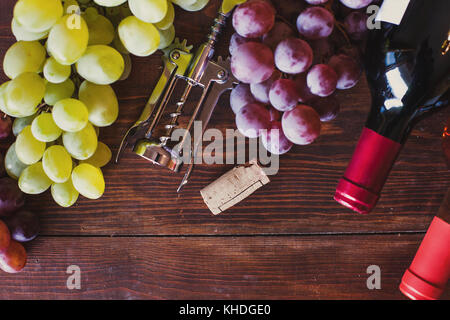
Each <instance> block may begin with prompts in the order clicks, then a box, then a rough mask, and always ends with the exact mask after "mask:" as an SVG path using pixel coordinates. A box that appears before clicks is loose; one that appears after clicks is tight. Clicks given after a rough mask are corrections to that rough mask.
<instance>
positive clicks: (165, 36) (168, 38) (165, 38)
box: [158, 25, 175, 49]
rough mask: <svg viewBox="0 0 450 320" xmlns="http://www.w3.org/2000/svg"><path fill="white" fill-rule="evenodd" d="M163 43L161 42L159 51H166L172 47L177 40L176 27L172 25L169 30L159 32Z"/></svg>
mask: <svg viewBox="0 0 450 320" xmlns="http://www.w3.org/2000/svg"><path fill="white" fill-rule="evenodd" d="M158 31H159V37H160V39H161V41H160V42H159V46H158V49H165V48H167V47H168V46H170V45H171V44H172V42H173V39H175V27H174V26H173V25H172V26H170V27H169V29H167V30H158Z"/></svg>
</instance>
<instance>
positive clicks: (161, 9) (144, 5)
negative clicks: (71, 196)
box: [128, 0, 168, 23]
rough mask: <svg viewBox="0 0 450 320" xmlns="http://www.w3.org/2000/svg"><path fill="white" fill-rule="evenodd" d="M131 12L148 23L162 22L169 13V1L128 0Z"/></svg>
mask: <svg viewBox="0 0 450 320" xmlns="http://www.w3.org/2000/svg"><path fill="white" fill-rule="evenodd" d="M128 5H129V6H130V10H131V12H132V13H133V14H134V15H135V16H136V17H138V18H139V19H140V20H142V21H144V22H148V23H156V22H160V21H161V20H162V19H164V17H165V15H166V13H167V8H168V5H167V0H128Z"/></svg>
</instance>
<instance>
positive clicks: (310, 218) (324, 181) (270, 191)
mask: <svg viewBox="0 0 450 320" xmlns="http://www.w3.org/2000/svg"><path fill="white" fill-rule="evenodd" d="M13 3H14V1H13V0H7V1H2V3H1V6H2V10H1V16H0V18H1V20H0V25H1V26H2V27H1V28H0V37H1V38H2V41H1V43H0V56H3V55H4V53H5V51H6V49H7V48H8V46H9V45H10V44H11V43H12V42H13V37H12V36H11V31H10V29H9V26H8V24H9V21H10V19H11V14H12V7H13ZM218 3H219V1H212V2H211V4H210V5H209V6H208V8H207V9H206V10H205V14H206V15H195V14H193V13H187V12H183V11H181V10H177V17H178V19H176V22H177V24H176V27H177V28H176V29H177V32H178V33H177V35H178V36H179V37H180V38H184V37H185V38H188V39H189V40H190V43H192V44H199V43H201V42H202V41H203V38H204V36H205V33H206V32H207V30H208V28H209V25H210V24H211V21H212V19H213V17H214V15H215V12H216V8H217V6H218ZM194 16H195V17H196V19H195V21H196V23H195V24H192V23H191V21H192V17H194ZM199 17H200V18H199ZM230 29H231V28H228V32H227V34H226V35H225V36H224V38H225V39H226V37H227V36H229V34H230V33H231V30H230ZM226 50H227V48H226V41H223V42H221V44H220V45H219V49H218V54H221V55H224V56H225V55H226V54H227V51H226ZM133 62H134V65H133V72H132V74H131V76H130V78H129V79H127V80H126V81H123V82H120V83H118V84H117V85H116V86H115V88H116V90H117V94H118V97H119V99H120V116H119V120H118V121H117V123H115V124H114V125H113V126H112V127H109V128H106V129H102V130H101V136H100V137H101V140H102V141H104V142H105V143H107V144H108V145H109V146H111V147H112V149H113V151H114V152H115V151H116V150H117V146H118V145H119V143H120V140H121V137H122V135H123V133H125V131H126V129H127V128H128V127H129V126H130V125H131V124H132V123H133V122H134V121H135V120H136V119H137V117H138V116H139V114H140V112H141V109H142V106H143V105H144V104H145V101H146V98H147V97H148V96H149V93H150V92H151V89H152V87H153V85H154V84H155V83H156V81H157V78H158V77H159V73H160V66H161V63H160V58H159V55H158V54H155V55H153V56H151V57H148V58H133ZM2 77H3V79H5V77H4V76H2ZM339 99H340V100H341V103H342V112H341V114H340V115H339V117H338V119H337V120H335V121H333V122H331V123H329V124H325V125H324V128H323V132H322V135H321V137H320V138H319V139H318V140H317V142H315V143H314V144H312V145H310V146H296V147H294V148H293V150H292V151H291V152H289V153H288V154H287V155H285V156H282V157H281V159H280V166H281V168H280V171H279V173H278V174H277V175H276V176H273V177H271V180H272V182H271V183H270V184H269V185H267V186H266V187H264V188H262V189H261V190H258V191H257V192H256V193H255V194H254V195H252V197H250V198H248V199H247V200H245V201H244V202H243V203H241V204H239V205H237V206H236V207H234V208H232V209H231V210H229V211H227V212H226V213H225V214H222V215H220V216H219V217H212V216H211V214H210V213H209V211H208V209H207V208H206V206H205V204H204V203H203V201H202V198H201V196H200V192H199V191H200V190H201V188H203V187H204V186H206V185H207V184H209V183H210V182H212V181H213V180H215V179H216V178H218V177H219V176H220V175H221V174H223V173H224V172H226V171H228V170H230V169H231V168H232V166H231V165H228V166H227V165H212V166H208V165H200V166H197V168H196V170H195V172H194V175H193V178H192V180H191V182H190V184H189V185H188V186H187V187H186V188H185V190H184V191H183V193H181V194H177V193H176V188H177V186H178V184H179V182H180V180H181V177H182V175H181V174H173V173H171V172H168V171H167V170H164V169H161V168H157V167H155V166H153V165H151V164H150V163H148V162H147V161H145V160H142V159H139V158H138V157H137V156H135V155H134V154H133V153H131V152H130V150H128V152H127V153H126V154H125V155H124V157H123V159H122V160H121V162H120V164H118V165H116V164H110V165H108V166H107V167H106V169H105V170H104V173H105V177H106V183H107V189H106V193H105V195H104V197H103V198H102V199H101V200H98V201H90V200H87V199H81V200H80V201H79V202H78V203H77V205H76V206H74V207H73V208H71V209H68V210H66V209H62V208H60V207H58V206H57V205H56V204H55V203H54V202H53V200H52V199H51V196H50V194H49V193H48V192H47V193H46V194H45V195H40V196H33V197H29V199H28V206H29V207H30V208H31V209H33V208H37V207H39V208H40V210H39V211H40V212H41V217H42V225H43V231H42V232H43V234H46V235H58V234H85V235H99V234H103V235H109V234H149V235H153V234H158V235H175V234H185V235H188V234H191V235H193V234H201V235H213V234H303V233H329V232H346V233H348V232H384V231H423V230H425V229H426V227H427V225H428V224H429V222H430V221H431V218H432V215H433V214H434V213H435V212H436V211H437V208H438V205H439V203H440V200H441V198H442V195H443V193H444V191H443V190H446V189H447V187H448V186H449V185H450V173H449V171H448V170H447V168H446V167H445V164H444V162H443V161H442V159H443V157H442V152H441V149H440V139H439V137H440V133H441V131H442V129H443V127H444V121H445V119H446V118H447V116H449V115H450V109H449V108H447V110H442V111H440V112H436V113H435V114H434V115H432V116H431V117H430V118H428V119H427V120H425V121H424V122H422V123H420V124H419V126H418V127H417V128H416V130H415V131H414V132H413V134H412V136H411V138H410V139H409V141H408V143H407V145H406V147H405V149H404V150H403V152H402V154H401V156H400V159H399V161H398V162H397V164H396V165H395V167H394V169H393V172H392V174H391V176H390V178H389V180H388V182H387V184H386V186H385V188H384V190H383V194H382V198H381V201H380V203H379V205H378V207H377V208H376V209H375V211H374V212H373V213H372V214H370V215H369V216H357V215H355V214H353V213H352V212H350V211H349V210H347V209H345V208H343V207H342V206H340V205H339V204H337V203H336V202H335V201H334V200H333V194H334V190H335V187H336V185H337V182H338V180H339V178H340V177H341V175H342V174H343V172H344V170H345V167H346V165H347V163H348V161H349V159H350V157H351V155H352V153H353V149H354V147H355V145H356V142H357V140H358V138H359V134H360V131H361V129H362V126H363V124H364V121H365V118H366V115H367V112H368V108H369V105H370V102H369V101H370V98H369V92H368V89H367V85H366V82H365V81H364V79H363V80H362V81H361V82H360V83H359V84H358V86H357V87H355V88H353V89H352V90H349V91H343V92H340V93H339ZM211 127H215V128H218V129H220V130H222V131H223V132H225V129H226V128H235V124H234V115H233V113H232V111H231V109H230V108H229V106H228V102H227V96H226V97H224V98H223V99H221V101H220V103H219V106H218V107H217V111H216V112H215V114H214V115H213V119H212V122H211Z"/></svg>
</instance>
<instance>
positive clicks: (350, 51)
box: [338, 45, 361, 65]
mask: <svg viewBox="0 0 450 320" xmlns="http://www.w3.org/2000/svg"><path fill="white" fill-rule="evenodd" d="M338 53H341V54H345V55H346V56H349V57H350V58H353V59H354V60H355V61H356V62H357V63H358V65H360V64H361V51H360V50H359V48H358V47H356V46H352V45H347V46H344V47H342V48H340V49H339V50H338Z"/></svg>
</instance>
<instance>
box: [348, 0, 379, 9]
mask: <svg viewBox="0 0 450 320" xmlns="http://www.w3.org/2000/svg"><path fill="white" fill-rule="evenodd" d="M372 1H373V0H341V3H342V4H343V5H344V6H346V7H349V8H351V9H361V8H365V7H367V6H368V5H369V4H371V3H372Z"/></svg>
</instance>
